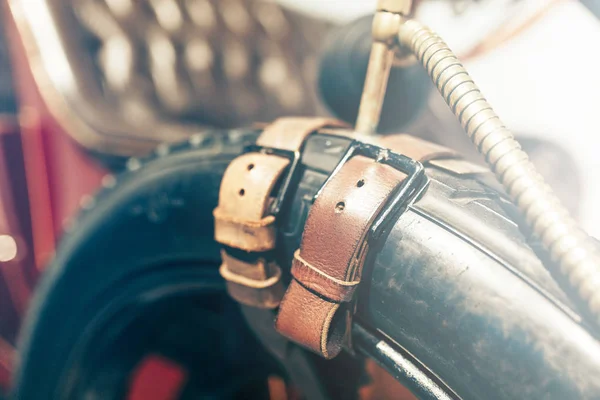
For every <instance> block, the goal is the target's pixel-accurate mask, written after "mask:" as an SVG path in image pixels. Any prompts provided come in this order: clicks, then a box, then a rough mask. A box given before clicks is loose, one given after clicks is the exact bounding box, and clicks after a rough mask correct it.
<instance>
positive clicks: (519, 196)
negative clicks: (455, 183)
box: [398, 20, 600, 325]
mask: <svg viewBox="0 0 600 400" xmlns="http://www.w3.org/2000/svg"><path fill="white" fill-rule="evenodd" d="M398 38H399V40H400V44H401V45H403V46H404V47H406V48H408V49H410V50H411V51H412V52H413V53H414V54H415V55H416V57H417V58H418V60H419V61H420V62H421V63H422V64H423V66H424V67H425V69H426V70H427V72H428V73H429V75H430V77H431V79H432V80H433V82H434V84H435V86H436V87H437V89H438V90H439V92H440V93H441V95H442V97H443V98H444V100H445V101H446V103H447V104H448V106H449V107H450V109H451V110H452V112H453V113H454V114H455V115H456V117H457V118H458V120H459V122H460V123H461V124H462V126H463V128H464V129H465V131H466V132H467V134H468V135H469V137H470V138H471V141H472V142H473V143H474V144H475V145H476V146H477V148H478V149H479V152H480V153H481V154H483V155H484V156H485V159H486V161H487V162H488V164H489V165H490V167H491V169H492V171H493V172H494V173H495V174H496V177H497V178H498V180H499V181H500V182H501V183H502V185H503V186H504V189H505V190H506V192H507V193H508V195H509V197H510V198H511V199H512V201H513V202H514V204H515V205H516V206H517V207H518V209H519V210H520V211H521V213H522V215H523V217H524V219H525V221H526V223H527V224H528V225H529V227H530V228H531V230H532V232H533V233H534V234H535V236H537V237H538V238H539V239H540V240H541V242H542V244H543V245H544V247H545V249H546V250H547V251H548V253H549V255H550V256H551V259H552V260H553V261H554V262H556V264H557V265H558V266H559V268H558V271H552V272H554V273H555V275H556V274H558V277H557V278H559V279H558V281H559V284H561V285H562V286H563V288H564V289H565V291H566V292H567V293H568V294H575V295H576V296H577V297H578V299H577V298H576V299H574V300H575V301H577V303H579V304H582V305H584V306H585V307H586V308H587V310H585V309H584V310H582V311H584V312H585V311H587V312H589V313H590V315H589V317H591V318H593V320H594V322H595V323H596V324H597V325H600V257H599V255H598V253H597V251H596V250H595V248H594V246H593V244H592V243H591V238H590V237H589V236H588V235H587V234H586V233H585V232H584V231H583V230H582V229H581V228H579V227H578V225H577V223H576V222H575V221H574V220H573V218H571V217H570V216H569V213H568V212H567V210H566V209H565V208H564V207H563V206H562V205H561V204H560V201H559V200H558V198H557V197H556V195H555V194H554V193H553V192H552V190H551V189H550V187H549V186H548V185H547V184H546V183H545V182H544V180H543V178H542V177H541V176H540V174H539V173H538V172H537V171H536V170H535V168H534V166H533V164H532V163H531V161H530V160H529V157H528V156H527V154H526V153H525V152H524V151H522V150H521V146H520V145H519V143H518V142H517V141H516V140H515V138H514V136H513V134H512V133H511V132H510V131H509V130H508V129H507V128H506V126H505V125H504V124H503V123H502V121H501V120H500V118H499V117H498V115H496V113H495V112H494V110H493V109H492V107H491V106H490V104H489V103H488V102H487V100H486V99H485V98H484V97H483V95H482V94H481V92H480V90H479V88H478V87H477V85H475V83H474V82H473V80H472V78H471V77H470V76H469V74H468V73H467V71H466V69H465V68H464V67H463V65H462V64H461V63H460V61H459V60H458V58H457V57H456V56H455V55H454V53H453V52H452V50H450V48H449V47H448V45H447V44H446V43H445V42H444V41H443V40H442V39H441V38H440V37H439V36H438V35H437V34H435V33H434V32H432V31H431V30H430V29H429V28H427V27H426V26H424V25H422V24H421V23H419V22H417V21H414V20H406V21H404V23H403V24H402V25H401V28H400V31H399V36H398ZM559 168H560V166H557V169H559Z"/></svg>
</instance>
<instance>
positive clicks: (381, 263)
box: [15, 131, 600, 400]
mask: <svg viewBox="0 0 600 400" xmlns="http://www.w3.org/2000/svg"><path fill="white" fill-rule="evenodd" d="M256 134H257V132H245V131H231V132H217V133H212V134H206V135H204V136H196V137H193V138H192V139H191V140H190V143H187V144H182V145H180V146H178V147H176V148H175V147H168V146H161V147H160V148H159V149H158V150H157V152H156V156H155V158H154V159H152V160H150V161H148V162H144V161H140V160H137V159H132V160H129V162H128V163H127V165H128V169H129V171H128V172H126V173H124V174H123V175H121V176H119V177H116V178H115V177H107V178H106V179H105V186H106V188H105V189H104V190H103V191H102V192H101V193H100V194H99V195H98V196H97V197H96V198H95V199H94V201H92V202H88V208H89V209H88V210H84V211H83V212H82V215H81V216H80V218H79V219H78V221H76V222H75V224H74V226H73V227H71V229H70V231H69V233H68V234H67V235H66V236H65V237H64V239H63V242H62V244H61V246H60V248H59V251H58V252H57V255H56V258H55V260H54V261H53V262H52V264H51V265H50V266H49V267H48V270H47V272H46V273H45V276H44V279H43V282H42V284H41V285H40V288H39V290H38V291H37V292H36V295H35V298H34V300H33V303H32V307H31V310H30V312H29V313H28V317H27V322H26V324H25V326H24V328H23V335H22V340H21V344H20V350H21V365H20V368H19V370H18V372H17V374H16V378H15V398H18V399H19V400H29V399H41V398H57V390H58V389H57V388H59V387H62V386H63V385H64V383H65V380H64V379H65V376H67V377H69V378H70V380H71V382H72V381H75V382H76V381H77V379H76V378H77V375H64V374H65V373H68V372H69V366H71V363H70V361H69V360H70V359H71V357H73V356H74V354H76V351H77V350H78V346H77V343H79V340H80V337H81V332H85V331H86V330H87V329H89V327H90V326H91V324H92V323H93V322H94V321H95V320H96V319H97V318H98V316H99V315H101V314H102V313H104V312H105V310H106V307H107V305H110V304H111V302H112V303H113V304H114V302H115V301H120V299H122V298H127V297H128V296H130V295H132V293H131V292H132V288H133V287H136V285H138V286H139V285H145V288H146V289H148V288H149V289H152V291H153V292H154V293H155V294H156V296H158V294H159V293H161V290H163V292H164V289H165V287H166V288H173V287H175V289H174V290H173V291H174V292H177V291H178V290H180V289H178V288H177V285H182V284H183V283H185V284H186V285H187V286H188V287H189V286H190V285H191V286H194V285H196V286H206V285H207V284H208V283H211V285H217V286H218V285H220V288H221V289H220V290H222V289H223V285H222V282H220V283H218V277H217V272H216V269H217V266H218V263H219V260H220V256H219V249H220V246H219V245H218V244H217V243H215V242H214V240H213V220H212V209H213V208H214V207H215V206H216V203H217V196H218V187H219V184H220V179H221V176H222V174H223V172H224V170H225V168H226V166H227V164H228V162H230V161H231V159H232V158H233V157H234V156H236V155H238V154H239V153H240V151H241V150H242V147H243V146H242V145H243V143H244V142H246V141H252V140H254V139H255V137H256ZM347 144H348V141H347V140H346V139H334V138H332V137H327V136H324V135H314V136H313V137H312V138H311V139H309V141H308V143H307V145H306V149H305V152H304V154H305V156H304V158H303V164H304V165H305V167H306V168H305V172H304V174H303V177H302V181H301V183H300V184H299V185H298V188H297V190H296V192H295V193H294V201H293V204H292V205H291V210H289V211H288V212H287V213H284V214H285V215H284V216H282V218H283V224H282V229H281V235H282V236H281V238H280V248H279V249H278V252H279V257H280V262H281V264H282V265H286V263H287V265H289V260H290V259H291V258H290V257H291V254H292V253H293V251H294V250H295V249H296V248H297V246H298V244H299V241H300V238H301V233H302V227H303V224H304V220H305V218H306V215H307V212H308V208H309V204H310V199H311V198H312V195H314V193H315V192H316V190H317V189H318V188H319V186H320V185H321V184H322V182H323V181H324V180H325V178H326V177H327V174H328V172H329V171H331V170H332V168H333V167H334V166H335V164H336V162H337V160H338V159H339V156H340V155H341V153H343V151H344V145H347ZM327 148H328V149H329V150H333V149H334V148H339V150H338V151H337V152H336V151H325V150H324V149H327ZM427 172H428V175H429V176H430V177H431V179H432V183H431V186H430V188H429V189H428V191H427V193H426V195H425V196H424V197H423V198H422V199H421V200H420V201H419V202H417V203H416V204H415V206H414V207H412V208H411V209H410V210H409V211H407V212H406V213H405V215H403V216H402V217H401V218H400V219H399V221H398V222H397V223H396V225H395V227H394V228H393V229H392V231H391V232H390V234H389V237H388V238H387V241H386V243H385V244H384V245H383V246H382V248H381V249H380V252H379V253H378V255H377V257H376V258H375V260H374V262H373V267H372V269H369V270H365V273H364V277H363V279H364V281H365V284H364V285H362V289H361V293H360V297H359V310H358V315H357V319H359V320H361V321H363V322H364V323H365V324H366V325H367V326H370V327H371V328H372V329H374V330H379V331H381V332H383V333H384V334H385V335H386V336H387V337H388V339H387V340H391V341H392V342H393V344H394V345H399V346H403V347H404V348H406V349H407V350H408V351H409V352H411V353H412V354H414V355H415V356H416V357H418V358H419V359H420V360H421V361H422V362H423V363H424V364H425V365H427V367H428V368H429V369H431V370H432V371H433V372H434V373H436V374H437V375H438V376H439V377H440V378H441V379H442V380H443V381H444V382H446V384H448V385H449V386H450V387H452V388H453V389H454V390H455V391H456V392H457V393H458V395H460V396H461V397H462V398H464V399H477V398H489V399H492V398H497V399H510V398H515V397H519V396H520V395H522V397H525V398H594V397H598V394H599V393H600V390H599V388H598V382H595V381H594V379H593V376H594V373H593V372H594V371H600V361H599V360H600V358H599V356H598V355H599V354H600V345H599V344H598V343H597V341H595V339H594V338H593V336H592V334H591V333H590V332H589V331H588V330H586V327H585V326H583V325H582V324H581V323H580V321H579V320H578V317H577V314H576V313H575V312H574V310H573V308H572V306H570V305H569V302H568V301H567V300H566V298H565V296H564V295H563V294H562V292H560V290H558V288H557V286H556V284H555V283H554V282H553V281H552V279H551V278H550V276H549V275H548V273H547V272H546V271H545V269H544V268H543V266H542V265H541V263H540V262H539V260H538V259H537V258H536V257H535V255H534V253H533V252H532V251H531V249H530V248H529V247H528V246H527V243H526V242H525V240H524V238H523V236H522V235H521V234H520V233H519V230H518V228H517V225H516V224H515V223H514V222H513V221H512V220H511V215H513V216H514V209H513V208H511V206H510V204H509V203H508V202H507V201H506V200H505V199H504V197H503V195H502V193H501V192H498V191H496V189H494V187H493V186H494V184H493V183H492V181H491V180H490V179H489V176H488V175H486V174H484V175H479V174H476V173H466V174H461V173H452V172H451V171H448V170H445V169H444V168H441V167H434V166H429V167H428V169H427ZM459 249H460V250H459ZM172 266H177V268H172ZM156 273H159V274H160V275H155V274H156ZM157 276H159V277H160V279H157ZM215 278H216V279H217V280H215ZM399 280H401V281H400V282H402V283H399ZM215 287H216V286H215ZM179 288H181V286H179ZM138 292H139V290H138ZM159 297H160V296H159ZM490 300H493V301H490ZM222 301H223V302H224V303H226V302H227V301H228V300H226V298H225V296H223V300H222ZM526 302H530V303H531V304H528V303H526ZM467 306H469V307H467ZM471 306H472V307H471ZM536 307H542V308H543V310H544V314H543V315H540V313H539V312H538V311H537V309H536ZM226 309H228V307H223V310H226ZM224 313H225V312H224ZM227 315H232V316H233V315H235V313H233V312H232V313H231V314H227ZM555 322H556V323H560V329H562V330H563V331H564V330H569V332H572V333H573V334H574V335H575V336H574V337H577V340H576V341H574V340H570V339H569V337H567V336H560V335H559V336H557V335H555V334H553V332H554V329H555V328H556V327H555V326H554V325H553V323H555ZM498 324H500V325H498ZM502 324H504V325H502ZM239 332H240V333H242V334H240V336H241V337H244V338H246V339H244V340H245V341H248V343H252V339H251V338H247V336H248V335H245V334H243V328H241V329H240V330H239ZM550 345H552V346H553V347H551V348H547V347H548V346H550ZM252 346H253V345H249V348H251V349H253V347H252ZM540 347H542V348H543V349H544V352H542V353H540ZM239 356H240V357H241V358H243V357H242V355H241V354H240V355H239ZM557 359H560V360H561V363H556V362H555V361H556V360H557ZM267 364H268V362H267ZM83 367H85V365H84V366H80V369H81V370H85V368H83ZM565 368H567V371H568V373H565V372H564V369H565ZM590 374H591V375H590ZM596 376H597V375H596ZM594 382H595V383H594ZM565 396H566V397H565ZM58 398H63V397H61V396H58Z"/></svg>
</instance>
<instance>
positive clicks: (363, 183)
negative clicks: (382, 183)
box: [356, 179, 365, 187]
mask: <svg viewBox="0 0 600 400" xmlns="http://www.w3.org/2000/svg"><path fill="white" fill-rule="evenodd" d="M356 186H357V187H363V186H365V180H364V179H361V180H360V181H358V182H356Z"/></svg>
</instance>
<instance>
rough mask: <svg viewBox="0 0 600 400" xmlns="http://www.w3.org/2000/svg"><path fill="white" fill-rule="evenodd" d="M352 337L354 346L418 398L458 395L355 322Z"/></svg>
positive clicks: (429, 399) (444, 399)
mask: <svg viewBox="0 0 600 400" xmlns="http://www.w3.org/2000/svg"><path fill="white" fill-rule="evenodd" d="M352 339H353V342H354V347H355V349H356V350H358V351H359V352H361V353H362V354H364V355H365V356H367V357H370V358H372V359H373V360H375V361H376V362H377V363H378V364H379V365H380V366H381V367H382V368H384V369H385V370H386V371H387V372H389V373H390V374H391V375H392V376H393V377H394V378H395V379H396V380H397V381H398V382H400V383H402V384H403V385H404V386H405V387H406V388H407V389H408V390H410V391H411V392H412V393H413V394H414V395H415V396H417V397H418V398H419V399H425V400H453V399H457V398H458V397H457V396H456V395H454V394H453V393H451V392H450V391H449V390H448V389H447V388H445V387H444V386H443V385H441V384H439V383H438V382H436V380H435V379H433V378H432V377H430V376H429V375H428V374H427V373H426V372H424V371H423V368H422V367H421V368H420V367H419V365H418V364H417V363H415V362H413V361H412V360H411V359H409V358H408V357H407V356H405V355H404V354H403V353H401V352H400V351H398V350H397V349H395V348H394V347H393V346H391V345H390V344H389V343H387V342H386V341H385V340H382V339H379V338H377V337H376V336H375V335H373V334H371V333H369V332H368V331H367V330H366V329H365V328H363V327H362V326H360V325H359V324H357V323H355V324H354V325H353V327H352Z"/></svg>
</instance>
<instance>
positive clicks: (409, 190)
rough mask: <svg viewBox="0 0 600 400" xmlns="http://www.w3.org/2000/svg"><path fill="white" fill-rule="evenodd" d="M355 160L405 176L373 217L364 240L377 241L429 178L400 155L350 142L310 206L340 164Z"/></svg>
mask: <svg viewBox="0 0 600 400" xmlns="http://www.w3.org/2000/svg"><path fill="white" fill-rule="evenodd" d="M355 156H364V157H367V158H371V159H373V160H375V161H376V162H378V163H381V164H384V165H389V166H390V167H392V168H394V169H396V170H398V171H400V172H402V173H404V174H406V175H407V177H406V179H404V180H403V181H402V183H401V184H400V185H398V188H396V191H395V193H394V194H393V195H392V196H391V197H390V199H388V201H387V203H386V205H385V206H384V208H383V209H382V210H381V212H380V213H379V215H377V218H376V219H375V221H374V222H373V225H372V226H371V228H370V230H369V237H368V240H377V239H379V238H380V237H381V236H382V235H383V234H384V233H385V232H386V229H387V228H388V227H389V222H390V221H391V219H392V218H393V217H394V216H396V215H399V214H401V213H403V212H404V211H406V209H407V208H408V207H409V206H410V205H411V204H412V203H413V202H414V201H415V200H416V199H417V198H418V197H419V196H420V195H421V193H423V191H424V190H425V189H426V188H427V186H428V185H429V178H427V175H425V168H424V167H423V164H421V163H420V162H419V161H416V160H413V159H412V158H409V157H407V156H405V155H402V154H398V153H394V152H393V151H391V150H390V149H385V148H383V147H379V146H375V145H372V144H368V143H364V142H361V141H358V140H354V141H353V142H352V143H351V144H350V146H349V147H348V150H346V153H345V154H344V155H343V156H342V158H341V160H340V162H339V163H338V165H337V166H336V167H335V169H334V170H333V172H332V173H331V175H329V178H327V180H326V181H325V183H323V185H322V186H321V188H320V189H319V191H318V192H317V194H315V196H314V197H313V203H314V202H315V200H316V199H317V198H318V197H319V195H320V194H321V193H322V192H323V190H324V189H325V187H326V186H327V184H328V183H329V182H330V181H331V180H332V179H333V177H334V176H335V175H336V174H337V173H338V172H339V171H340V170H341V169H342V167H343V166H344V164H346V162H348V160H350V159H351V158H352V157H355Z"/></svg>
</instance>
